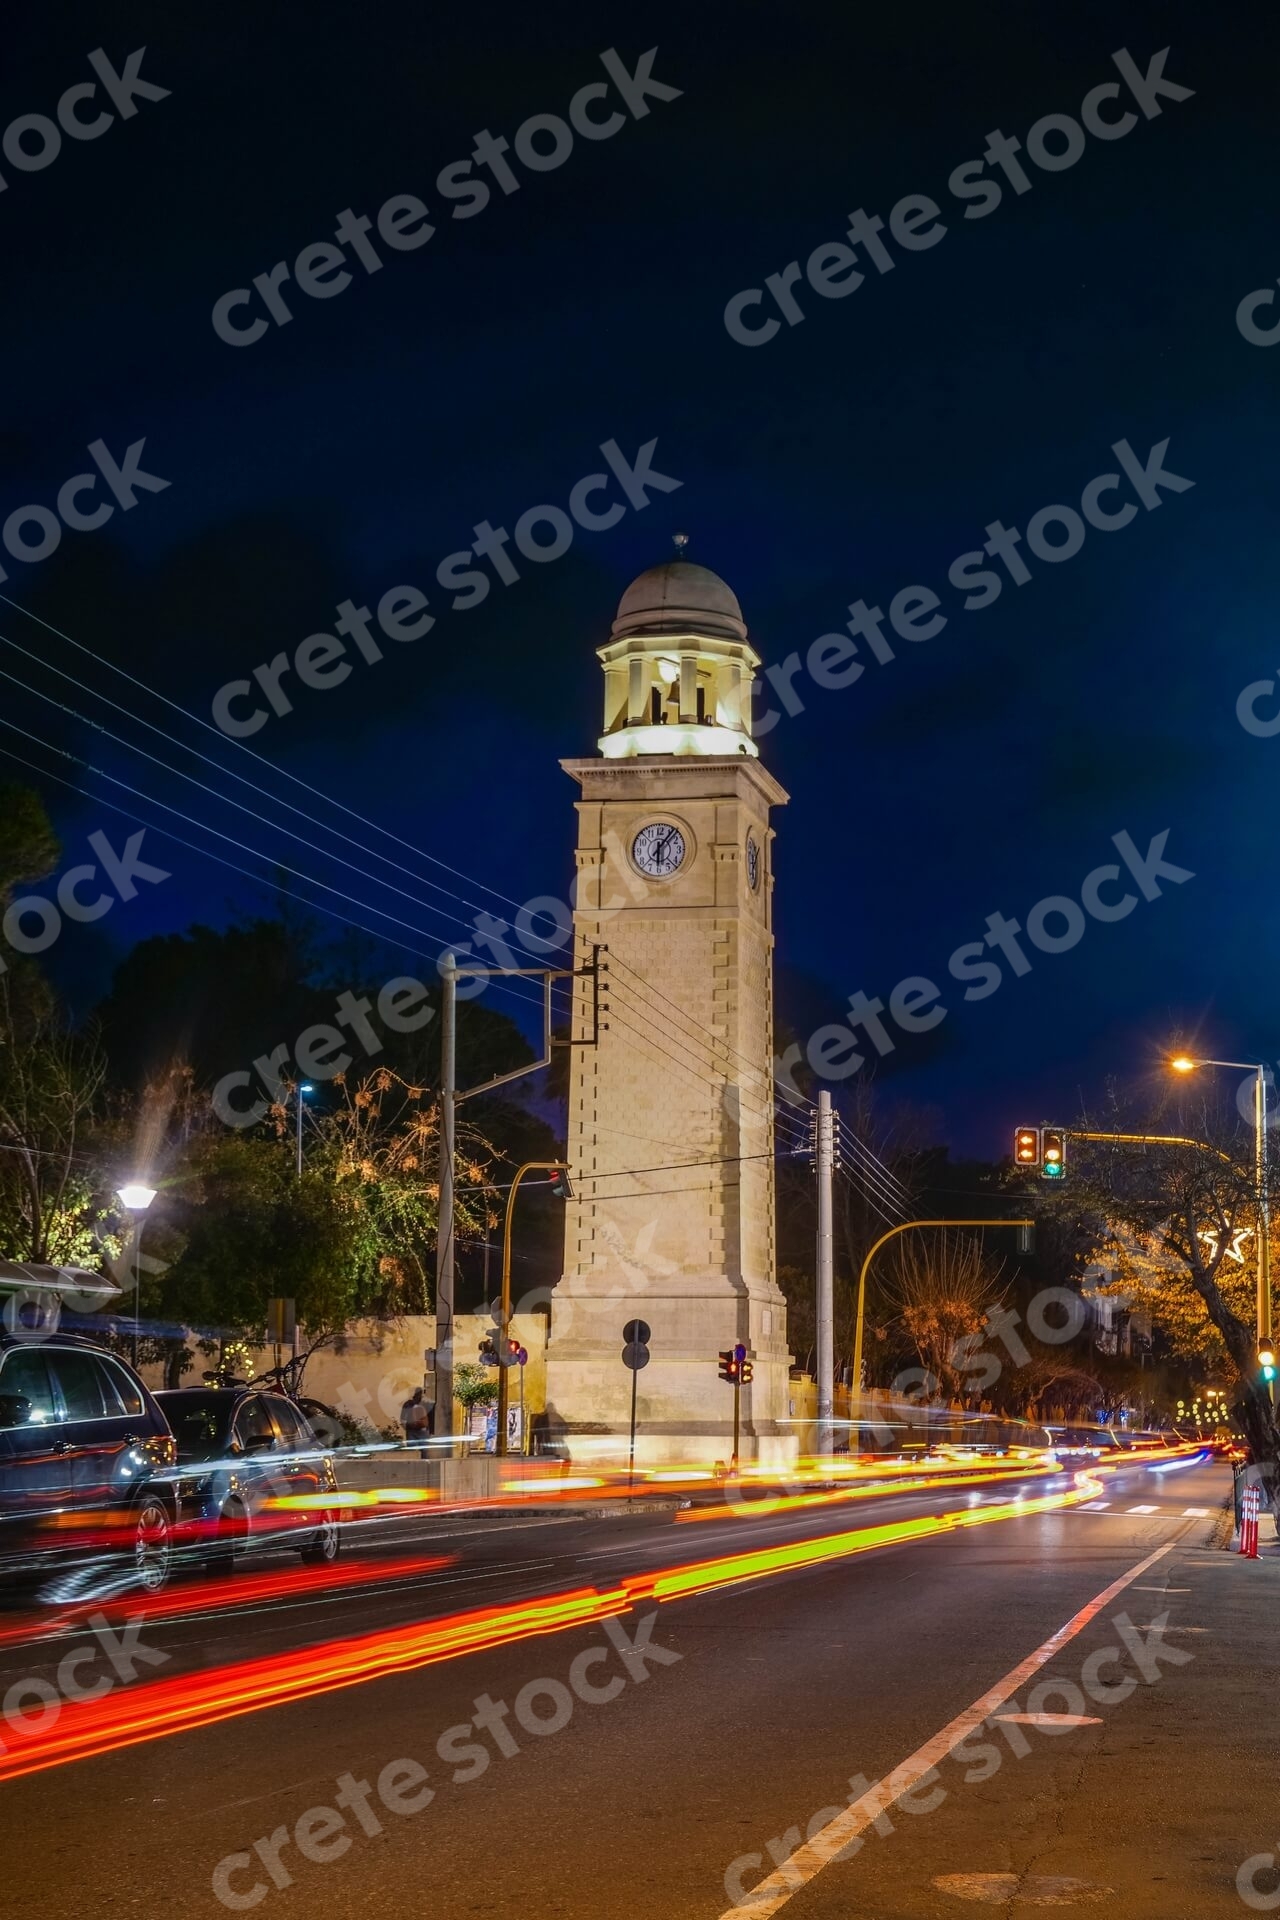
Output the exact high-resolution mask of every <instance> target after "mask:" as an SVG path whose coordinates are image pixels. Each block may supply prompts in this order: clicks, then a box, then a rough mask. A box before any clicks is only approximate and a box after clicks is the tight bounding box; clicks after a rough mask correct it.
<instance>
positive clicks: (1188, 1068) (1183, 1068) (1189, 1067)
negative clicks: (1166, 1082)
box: [1169, 1053, 1200, 1073]
mask: <svg viewBox="0 0 1280 1920" xmlns="http://www.w3.org/2000/svg"><path fill="white" fill-rule="evenodd" d="M1199 1064H1200V1063H1199V1061H1198V1060H1188V1058H1187V1056H1186V1054H1185V1053H1179V1054H1177V1055H1175V1057H1174V1058H1173V1059H1172V1060H1171V1061H1170V1062H1169V1065H1170V1066H1171V1067H1172V1068H1173V1070H1174V1072H1175V1073H1194V1072H1195V1070H1196V1068H1197V1066H1198V1065H1199Z"/></svg>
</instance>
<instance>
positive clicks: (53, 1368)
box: [0, 1333, 177, 1593]
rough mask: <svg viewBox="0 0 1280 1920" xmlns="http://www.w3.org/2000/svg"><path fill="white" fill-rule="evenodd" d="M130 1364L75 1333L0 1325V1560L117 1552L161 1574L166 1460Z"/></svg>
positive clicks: (148, 1576)
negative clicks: (10, 1330) (6, 1329)
mask: <svg viewBox="0 0 1280 1920" xmlns="http://www.w3.org/2000/svg"><path fill="white" fill-rule="evenodd" d="M176 1457H177V1455H176V1449H175V1447H174V1441H173V1435H172V1433H171V1432H170V1430H169V1425H168V1422H167V1421H166V1419H165V1416H164V1414H163V1413H162V1411H161V1409H160V1407H159V1406H158V1405H157V1403H156V1401H155V1399H154V1397H153V1396H152V1395H151V1394H150V1393H149V1392H148V1391H147V1389H146V1387H145V1386H144V1385H143V1383H142V1381H141V1380H140V1379H139V1378H138V1376H137V1374H136V1373H135V1372H134V1370H133V1368H132V1367H130V1366H128V1365H126V1363H125V1362H124V1361H123V1360H121V1359H120V1358H119V1357H118V1356H117V1355H116V1354H113V1353H107V1352H104V1351H103V1349H102V1348H101V1347H97V1346H95V1345H94V1344H93V1342H92V1341H90V1340H85V1339H82V1338H80V1337H79V1336H78V1335H76V1334H69V1333H51V1334H37V1335H35V1336H28V1337H19V1336H16V1335H12V1334H0V1567H3V1569H4V1571H5V1572H7V1573H9V1574H13V1573H21V1572H23V1571H25V1570H26V1569H27V1568H39V1567H43V1566H44V1564H45V1563H47V1562H49V1561H63V1562H83V1561H93V1560H95V1559H101V1558H109V1559H111V1560H112V1561H118V1560H120V1559H121V1558H124V1559H125V1560H126V1563H131V1565H132V1572H133V1574H134V1575H135V1576H136V1578H137V1580H138V1581H139V1583H140V1584H141V1585H142V1586H143V1587H145V1588H146V1589H147V1590H148V1591H149V1592H153V1593H154V1592H158V1591H159V1589H160V1588H161V1587H162V1586H163V1585H164V1583H165V1581H166V1580H167V1579H168V1577H169V1571H170V1565H171V1561H172V1554H173V1525H174V1496H173V1488H172V1485H171V1484H170V1483H169V1480H168V1478H167V1476H168V1474H169V1472H170V1471H171V1469H172V1467H173V1465H174V1462H175V1460H176Z"/></svg>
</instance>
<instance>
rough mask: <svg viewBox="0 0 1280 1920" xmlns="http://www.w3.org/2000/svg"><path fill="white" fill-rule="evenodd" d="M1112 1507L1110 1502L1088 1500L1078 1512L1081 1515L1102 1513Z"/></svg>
mask: <svg viewBox="0 0 1280 1920" xmlns="http://www.w3.org/2000/svg"><path fill="white" fill-rule="evenodd" d="M1110 1505H1111V1502H1110V1501H1109V1500H1086V1501H1085V1503H1084V1505H1083V1506H1082V1507H1080V1508H1079V1509H1078V1511H1079V1512H1080V1513H1102V1512H1103V1511H1104V1510H1105V1509H1106V1508H1107V1507H1109V1506H1110Z"/></svg>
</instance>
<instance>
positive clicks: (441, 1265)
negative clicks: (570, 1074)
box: [435, 945, 607, 1452]
mask: <svg viewBox="0 0 1280 1920" xmlns="http://www.w3.org/2000/svg"><path fill="white" fill-rule="evenodd" d="M601 951H602V949H601V948H600V946H599V945H594V946H593V947H592V950H591V961H590V964H589V965H587V966H583V967H580V968H577V969H575V968H573V967H460V966H459V965H458V962H457V959H456V957H455V955H453V954H452V953H442V954H441V956H440V1210H439V1221H438V1223H437V1227H436V1419H435V1430H436V1433H437V1434H443V1435H446V1436H447V1437H449V1438H452V1436H453V1374H454V1365H453V1328H454V1317H455V1316H454V1300H453V1282H454V1263H453V1255H454V1244H455V1240H456V1234H455V1231H454V1229H455V1206H454V1167H455V1141H456V1133H457V1117H458V1108H459V1106H461V1104H462V1102H463V1101H464V1100H474V1099H475V1098H476V1096H477V1094H481V1093H491V1092H492V1091H493V1089H494V1088H495V1087H504V1086H506V1084H507V1082H508V1081H510V1080H522V1079H523V1078H524V1076H525V1075H526V1074H529V1073H537V1072H538V1071H539V1070H540V1069H541V1068H542V1067H548V1066H550V1064H551V1056H552V1050H553V1048H554V1047H556V1046H574V1047H581V1046H586V1047H593V1046H596V1045H597V1044H598V1042H599V1037H600V953H601ZM604 951H607V949H604ZM460 977H464V978H466V979H468V980H496V979H503V978H515V979H521V978H532V979H537V980H541V981H542V990H543V997H542V1053H541V1055H540V1057H539V1058H538V1059H537V1060H532V1061H530V1062H529V1064H528V1066H524V1067H513V1068H512V1069H511V1071H510V1072H509V1073H495V1074H494V1075H493V1076H492V1077H491V1078H490V1079H488V1080H482V1081H481V1082H480V1084H479V1086H475V1087H463V1088H462V1089H459V1087H458V1062H457V1035H458V980H459V978H460ZM573 979H590V980H591V981H592V983H593V995H592V1027H593V1031H592V1034H591V1037H590V1039H574V1038H573V1036H572V1033H571V1034H570V1037H569V1039H568V1040H562V1041H557V1040H555V1039H554V1038H553V1037H552V1032H551V992H552V988H553V986H554V985H555V982H556V981H557V980H573ZM550 1164H553V1165H556V1166H558V1165H559V1164H560V1163H559V1162H558V1161H557V1162H552V1163H550ZM518 1177H519V1176H517V1179H518ZM513 1191H514V1189H513ZM509 1231H510V1208H509V1206H508V1233H509ZM508 1246H509V1241H508ZM507 1285H508V1289H509V1287H510V1268H509V1265H508V1269H507ZM508 1311H509V1305H508ZM505 1331H506V1329H505V1323H504V1326H503V1332H504V1334H505ZM499 1437H500V1438H501V1437H502V1430H501V1429H500V1432H499ZM501 1450H502V1451H503V1452H505V1451H506V1448H505V1444H504V1445H503V1447H502V1449H501Z"/></svg>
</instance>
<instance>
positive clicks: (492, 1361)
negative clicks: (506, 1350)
mask: <svg viewBox="0 0 1280 1920" xmlns="http://www.w3.org/2000/svg"><path fill="white" fill-rule="evenodd" d="M479 1359H480V1364H481V1366H482V1367H496V1366H497V1364H498V1347H497V1337H496V1335H494V1334H492V1333H486V1335H485V1336H484V1339H483V1340H482V1341H481V1342H480V1355H479Z"/></svg>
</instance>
